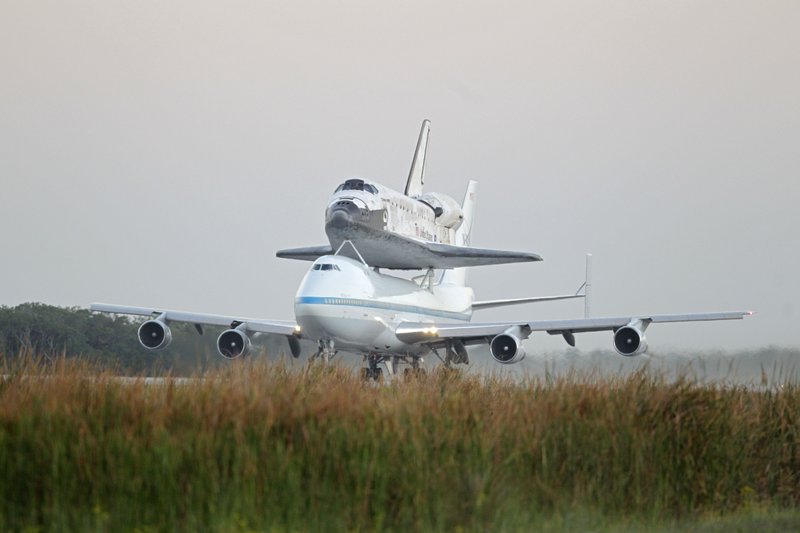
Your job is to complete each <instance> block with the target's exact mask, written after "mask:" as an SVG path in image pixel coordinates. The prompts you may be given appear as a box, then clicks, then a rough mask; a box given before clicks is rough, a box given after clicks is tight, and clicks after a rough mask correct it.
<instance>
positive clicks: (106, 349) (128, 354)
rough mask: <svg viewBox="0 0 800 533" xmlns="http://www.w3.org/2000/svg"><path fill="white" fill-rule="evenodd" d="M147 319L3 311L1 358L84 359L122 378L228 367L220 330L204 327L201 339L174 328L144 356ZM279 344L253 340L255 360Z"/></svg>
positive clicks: (69, 311) (188, 329)
mask: <svg viewBox="0 0 800 533" xmlns="http://www.w3.org/2000/svg"><path fill="white" fill-rule="evenodd" d="M141 322H143V319H131V318H129V317H127V316H123V315H107V314H104V313H92V312H90V311H89V310H88V309H81V308H78V307H68V308H66V307H56V306H52V305H46V304H42V303H24V304H21V305H17V306H15V307H4V306H2V307H0V356H1V357H2V358H4V359H6V360H8V359H13V358H16V357H21V356H25V355H28V356H34V357H37V358H41V359H43V360H53V359H55V358H57V357H83V358H86V359H89V360H91V361H93V362H96V363H98V364H100V365H102V366H103V367H108V368H113V369H115V370H118V371H122V372H124V373H134V374H137V373H151V372H156V371H169V372H172V373H175V374H192V373H195V372H202V371H204V370H207V369H209V368H212V367H216V366H218V365H221V364H225V362H226V361H225V360H224V359H223V358H221V357H220V356H219V355H218V354H217V352H216V348H215V340H216V338H217V336H218V335H219V334H220V333H221V332H222V328H214V327H206V328H205V331H204V335H202V336H200V335H198V334H197V332H196V331H195V329H194V327H193V326H192V325H190V324H179V323H172V324H170V329H171V330H172V337H173V340H172V343H171V344H170V345H169V346H168V347H167V348H166V349H164V350H159V351H157V352H151V351H148V350H145V349H144V348H143V347H142V346H141V345H140V344H139V341H138V340H137V330H138V328H139V324H141ZM277 341H278V339H274V338H272V339H270V338H269V337H256V338H254V339H253V353H254V356H264V354H265V353H266V352H270V354H271V355H278V354H279V353H280V351H285V350H281V348H282V344H280V343H278V342H277Z"/></svg>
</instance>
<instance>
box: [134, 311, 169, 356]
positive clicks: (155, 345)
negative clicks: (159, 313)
mask: <svg viewBox="0 0 800 533" xmlns="http://www.w3.org/2000/svg"><path fill="white" fill-rule="evenodd" d="M170 342H172V331H170V329H169V326H167V323H166V322H165V321H164V319H163V318H161V317H158V318H155V319H153V320H148V321H147V322H145V323H143V324H142V325H141V326H139V343H141V345H142V346H144V347H145V348H147V349H148V350H161V349H163V348H166V347H167V346H169V343H170Z"/></svg>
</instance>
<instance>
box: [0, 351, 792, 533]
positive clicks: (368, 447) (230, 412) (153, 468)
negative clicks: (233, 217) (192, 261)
mask: <svg viewBox="0 0 800 533" xmlns="http://www.w3.org/2000/svg"><path fill="white" fill-rule="evenodd" d="M5 374H7V375H8V377H7V378H6V379H5V380H4V381H2V382H0V530H25V529H28V530H34V531H36V530H41V531H75V530H90V531H119V530H138V531H161V530H217V531H317V530H330V531H342V530H394V531H401V530H408V529H412V530H423V531H430V530H441V531H452V530H459V529H460V530H467V531H480V530H511V531H514V530H529V529H531V528H537V529H543V530H552V531H559V530H567V531H572V530H612V531H636V530H643V529H657V530H662V531H672V530H676V529H682V528H685V527H691V528H692V529H696V530H700V531H723V530H724V531H731V530H737V529H738V530H741V531H747V530H752V529H759V530H761V531H772V530H774V531H781V530H797V529H800V512H798V510H797V509H798V507H797V504H798V502H800V388H798V387H797V386H794V385H786V386H783V387H772V388H769V389H764V390H756V389H753V388H745V387H714V388H711V387H704V386H700V385H696V384H693V383H692V382H690V381H688V380H677V381H669V382H668V381H666V380H663V379H660V378H658V377H654V376H652V375H648V374H647V373H644V372H641V373H637V374H633V375H629V376H626V377H624V378H618V379H614V378H608V377H604V378H597V379H595V378H594V377H592V376H590V375H575V374H573V375H567V376H564V377H558V378H553V379H547V380H529V381H522V382H520V381H508V380H505V379H501V378H492V377H478V376H464V375H462V374H460V373H458V372H445V371H437V372H432V373H431V374H430V375H428V376H423V377H421V378H418V379H413V380H397V381H396V382H394V383H391V384H388V385H382V386H380V385H374V384H368V383H364V382H362V381H361V380H360V379H359V378H358V377H357V375H356V374H355V373H353V372H350V371H349V370H347V369H343V368H337V367H330V368H324V367H321V366H318V365H313V366H308V367H304V368H303V369H302V370H297V369H294V370H290V369H287V368H286V367H284V366H281V365H275V364H273V365H269V364H240V365H233V366H231V367H230V368H228V369H226V370H223V371H218V372H214V373H210V374H206V375H204V376H202V379H197V380H191V381H188V382H186V381H184V382H179V383H172V382H170V381H167V383H166V384H162V385H153V384H146V383H145V382H144V381H143V380H133V381H126V382H121V381H119V380H117V379H115V378H114V377H113V376H112V375H111V374H110V373H104V372H100V371H98V370H96V369H93V368H90V367H89V366H87V365H85V364H81V363H79V362H70V361H65V360H60V361H57V362H56V363H52V364H49V365H46V366H39V365H33V364H30V363H27V364H18V365H14V366H12V367H9V368H6V370H5Z"/></svg>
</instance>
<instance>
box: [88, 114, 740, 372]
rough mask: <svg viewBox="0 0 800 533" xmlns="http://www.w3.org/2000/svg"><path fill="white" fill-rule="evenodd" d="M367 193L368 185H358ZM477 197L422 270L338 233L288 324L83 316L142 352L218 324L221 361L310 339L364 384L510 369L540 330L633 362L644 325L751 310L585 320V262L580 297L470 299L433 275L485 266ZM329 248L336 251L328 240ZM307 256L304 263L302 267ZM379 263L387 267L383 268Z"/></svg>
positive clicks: (154, 311) (164, 314)
mask: <svg viewBox="0 0 800 533" xmlns="http://www.w3.org/2000/svg"><path fill="white" fill-rule="evenodd" d="M423 133H424V135H425V136H427V129H426V125H423ZM421 142H423V141H422V140H421ZM418 153H419V150H418ZM413 174H414V170H413V167H412V175H413ZM409 183H412V180H409ZM366 185H367V182H364V186H366ZM412 189H413V186H412ZM342 190H343V191H344V190H347V189H342ZM340 192H341V191H340ZM407 192H408V187H407ZM412 192H413V191H412ZM476 193H477V184H476V183H475V182H474V181H471V182H470V183H469V185H468V187H467V192H466V194H465V196H464V201H463V203H462V204H461V205H460V206H457V204H456V206H455V207H458V213H459V215H458V218H459V221H458V223H457V224H455V223H454V224H453V226H452V228H450V229H453V228H454V229H453V232H452V235H451V236H450V237H448V238H449V239H450V240H449V242H450V243H452V244H447V246H448V247H450V248H455V250H453V251H452V253H445V254H437V253H436V252H435V250H436V247H433V248H429V250H431V253H430V254H428V255H427V256H426V255H425V253H426V252H424V251H423V252H421V253H422V256H421V257H424V258H425V260H423V261H422V262H421V263H414V262H410V263H402V261H400V262H398V261H399V260H401V259H402V256H403V254H396V255H394V254H393V252H391V251H390V253H389V255H387V256H383V255H381V254H379V253H377V249H376V250H374V252H375V253H377V255H373V256H370V257H372V259H374V260H375V261H374V262H373V263H370V261H369V259H367V257H366V256H364V254H363V251H362V249H361V248H359V246H358V244H357V243H358V242H362V243H363V239H362V240H359V239H360V238H361V237H362V234H357V235H356V236H355V240H353V239H347V238H346V237H347V234H346V233H345V234H342V235H341V237H337V239H339V238H341V239H342V241H341V243H339V245H338V246H337V248H336V249H335V251H334V249H332V248H331V249H328V250H327V252H329V253H325V254H322V255H319V256H317V257H315V258H314V259H313V264H312V266H311V268H310V269H309V270H308V272H307V273H306V275H305V277H304V278H303V280H302V282H301V283H300V287H299V288H298V290H297V294H296V296H295V301H294V315H295V319H294V320H286V321H281V320H266V319H259V318H245V317H240V316H226V315H214V314H201V313H194V312H185V311H175V310H170V309H161V308H149V307H132V306H125V305H111V304H101V303H94V304H91V307H90V308H91V310H92V311H98V312H105V313H116V314H128V315H138V316H144V317H148V318H147V320H146V321H145V322H144V323H142V325H141V326H140V327H139V331H138V337H139V342H140V343H141V344H142V346H144V347H145V348H146V349H148V350H159V349H162V348H165V347H166V346H167V345H169V343H170V341H171V340H172V334H171V332H170V327H169V325H170V323H172V322H188V323H192V324H195V325H196V326H197V328H198V331H200V332H202V326H203V325H213V326H224V327H226V328H228V329H226V330H225V331H223V332H222V334H220V336H219V337H218V338H217V350H218V352H219V353H220V355H222V356H223V357H226V358H229V359H235V358H238V357H243V356H245V355H247V354H248V352H249V351H250V345H251V343H250V336H251V335H253V334H258V333H267V334H274V335H281V336H283V337H285V338H286V339H287V341H288V347H289V349H290V351H291V353H292V355H294V356H295V357H298V356H299V355H300V343H299V341H300V340H301V339H308V340H311V341H315V342H316V344H317V347H318V348H317V352H316V354H314V357H320V358H322V359H323V360H325V361H328V360H329V359H330V358H331V357H333V356H334V355H335V354H336V353H337V351H338V350H343V351H346V352H351V353H356V354H360V355H361V356H362V357H363V358H364V360H365V362H366V368H365V372H364V373H365V376H367V377H370V378H377V377H379V376H380V375H381V373H382V368H386V370H387V372H388V373H389V374H394V373H395V371H396V369H397V368H398V365H400V364H407V365H409V366H410V367H411V368H419V365H420V363H421V362H422V361H423V358H424V357H426V356H429V355H431V354H433V355H436V356H438V357H439V358H440V359H441V360H442V361H443V362H444V363H445V364H448V365H449V364H452V363H468V362H469V354H468V352H467V347H468V346H472V345H486V346H488V351H489V354H490V355H491V357H492V358H494V360H495V361H497V362H498V363H502V364H511V363H517V362H519V361H522V360H523V358H524V357H525V349H524V347H523V344H522V341H523V340H525V339H527V338H528V337H530V336H531V335H532V334H533V333H539V332H542V333H544V332H546V333H548V334H550V335H561V336H563V338H564V340H565V341H566V342H567V343H568V344H570V345H571V346H574V345H575V334H576V333H584V332H591V331H610V332H612V341H613V346H614V349H615V350H616V351H617V353H619V354H620V355H623V356H634V355H638V354H642V353H644V352H645V351H646V350H647V343H646V341H645V330H646V329H647V328H648V327H649V326H650V325H651V324H655V323H661V322H692V321H712V320H733V319H741V318H743V317H745V316H748V315H750V314H752V313H751V312H749V311H728V312H714V313H685V314H666V315H664V314H661V315H659V314H643V315H629V316H617V317H602V318H595V317H590V316H588V309H589V305H588V300H589V296H590V289H591V283H590V278H589V268H588V264H587V279H586V283H584V285H583V286H582V290H583V292H582V293H581V292H580V290H579V294H570V295H562V296H551V297H533V298H516V299H510V300H490V301H475V299H474V292H473V290H472V288H470V287H469V286H468V285H467V283H466V267H465V266H457V267H455V268H452V267H448V268H445V269H444V270H442V271H438V272H437V271H436V270H435V268H440V267H441V265H453V264H459V265H465V264H466V265H472V264H487V263H482V262H480V261H479V262H476V263H470V262H469V261H466V260H465V258H466V259H469V258H470V257H473V256H470V253H471V251H470V250H473V249H470V248H467V247H459V246H458V244H455V243H469V241H470V233H471V231H472V220H473V215H474V210H475V200H476ZM368 194H372V193H369V192H368ZM337 201H338V200H337ZM453 207H454V206H451V208H453ZM347 210H348V211H349V210H350V207H347ZM359 210H360V208H359ZM359 212H360V211H359ZM443 213H444V211H443V212H442V214H443ZM329 214H330V207H329ZM440 216H442V215H440ZM330 218H331V217H330V216H329V219H330ZM445 226H446V224H445ZM448 231H449V230H448ZM329 235H330V232H329ZM437 235H440V236H441V238H442V239H443V240H444V238H445V236H446V235H448V234H447V233H446V232H442V233H439V234H437ZM398 236H400V237H402V235H399V234H398ZM438 238H439V237H437V239H438ZM331 240H332V242H333V243H338V241H337V240H335V239H333V238H332V239H331ZM367 240H369V237H368V238H367ZM392 242H394V241H391V240H390V241H388V242H387V244H386V246H387V247H388V246H391V243H392ZM419 242H423V241H419ZM430 242H431V241H430V240H428V241H424V242H423V245H422V246H421V247H420V249H424V248H425V247H426V246H430ZM434 242H435V241H434ZM424 243H428V244H424ZM440 250H441V249H440ZM461 251H464V252H465V253H463V254H462V253H460V252H461ZM488 252H491V251H488ZM509 253H512V252H509ZM311 255H313V254H309V255H308V256H304V257H302V258H303V259H310V258H311V257H310V256H311ZM478 255H480V254H478ZM488 255H491V254H488ZM381 257H389V258H390V259H388V260H381ZM483 257H486V255H484V256H483ZM536 257H537V258H538V256H536ZM449 258H455V259H454V262H453V263H450V262H448V260H449ZM460 261H464V262H460ZM500 262H503V261H500ZM401 263H402V264H401ZM390 264H392V265H394V268H416V269H420V270H423V271H425V273H424V274H422V275H420V276H418V277H416V278H414V279H410V280H409V279H405V278H402V277H398V276H394V275H390V274H387V273H383V272H381V271H380V270H379V269H378V268H377V267H378V266H384V267H386V266H387V265H390ZM414 265H415V266H414ZM565 298H585V299H586V306H585V308H586V310H587V312H586V313H585V316H584V317H583V318H575V319H569V320H526V319H524V318H523V319H520V320H512V321H507V322H483V323H481V322H478V323H475V322H472V321H471V319H472V314H473V311H476V310H480V309H485V308H489V307H498V306H504V305H514V304H520V303H526V302H537V301H548V300H558V299H565Z"/></svg>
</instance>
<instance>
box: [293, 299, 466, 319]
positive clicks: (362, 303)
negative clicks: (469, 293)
mask: <svg viewBox="0 0 800 533" xmlns="http://www.w3.org/2000/svg"><path fill="white" fill-rule="evenodd" d="M294 302H295V304H317V305H344V306H349V307H369V308H372V309H386V310H389V311H397V312H399V313H414V314H418V315H428V316H436V317H442V318H450V319H453V320H464V321H468V320H469V319H470V314H469V313H457V312H454V311H443V310H441V309H431V308H428V307H418V306H416V305H404V304H397V303H390V302H381V301H377V300H359V299H357V298H335V297H329V296H299V297H297V298H295V300H294Z"/></svg>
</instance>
